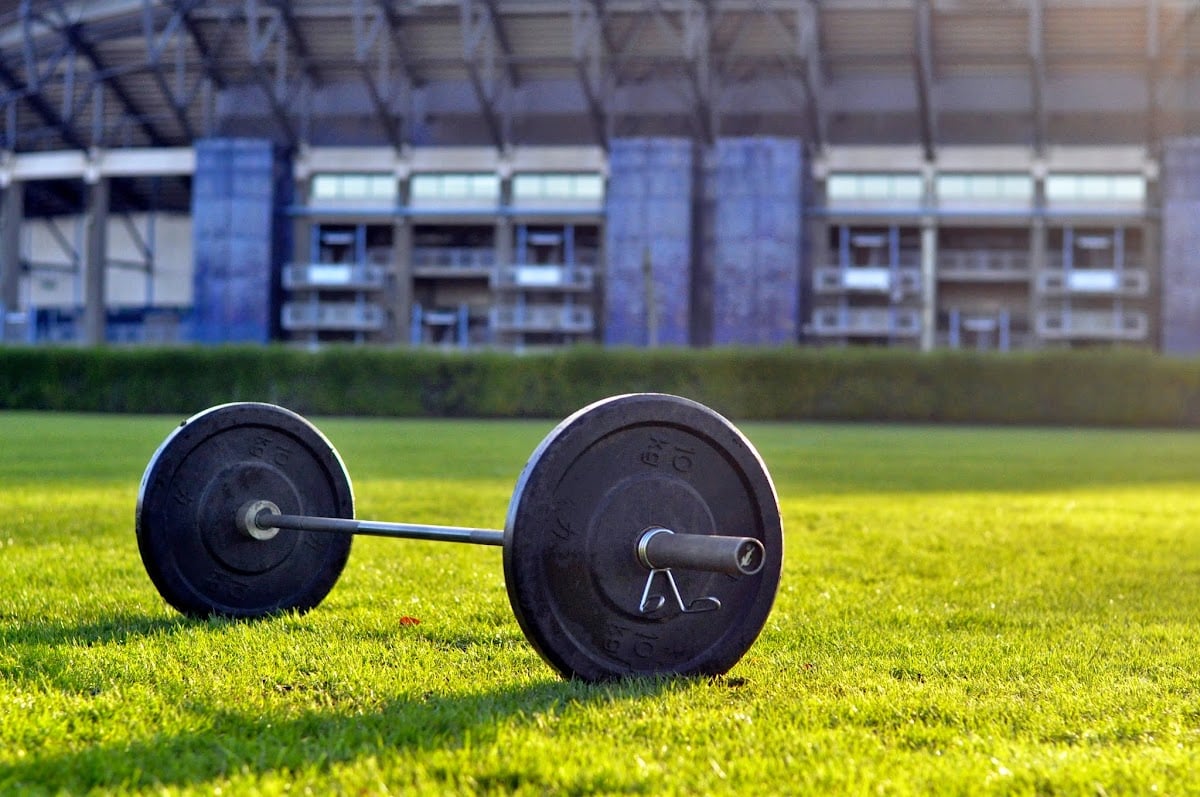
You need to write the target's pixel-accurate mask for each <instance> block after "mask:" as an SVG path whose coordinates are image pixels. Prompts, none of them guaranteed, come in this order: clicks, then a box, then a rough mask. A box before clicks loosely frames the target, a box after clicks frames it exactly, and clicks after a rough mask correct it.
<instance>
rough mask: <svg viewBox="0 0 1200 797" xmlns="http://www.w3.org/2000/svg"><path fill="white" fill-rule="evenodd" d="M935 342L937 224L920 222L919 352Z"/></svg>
mask: <svg viewBox="0 0 1200 797" xmlns="http://www.w3.org/2000/svg"><path fill="white" fill-rule="evenodd" d="M936 342H937V222H935V221H934V220H933V218H932V217H929V216H927V217H925V218H924V219H922V221H921V351H933V347H934V346H935V345H936Z"/></svg>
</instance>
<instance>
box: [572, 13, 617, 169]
mask: <svg viewBox="0 0 1200 797" xmlns="http://www.w3.org/2000/svg"><path fill="white" fill-rule="evenodd" d="M602 14H603V6H602V5H601V4H600V3H599V0H592V2H590V3H587V4H585V3H584V2H583V0H571V32H572V46H571V52H572V56H573V58H574V61H575V75H576V77H577V78H578V79H579V86H580V88H581V89H582V90H583V99H584V102H586V103H587V107H588V119H589V120H590V122H591V125H592V134H593V135H594V136H595V137H596V143H598V144H599V145H600V146H601V147H602V148H603V149H604V150H605V151H606V152H607V151H608V145H609V142H608V140H609V134H608V124H609V120H608V112H607V110H606V109H605V107H604V101H603V99H602V97H603V94H604V72H603V69H604V63H605V62H606V61H607V60H608V59H607V57H606V56H607V50H606V48H605V44H604V41H603V24H604V23H603V17H602V16H601V15H602Z"/></svg>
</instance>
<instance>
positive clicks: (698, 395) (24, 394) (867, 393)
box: [0, 347, 1200, 426]
mask: <svg viewBox="0 0 1200 797" xmlns="http://www.w3.org/2000/svg"><path fill="white" fill-rule="evenodd" d="M645 390H653V391H662V392H668V393H677V394H680V395H685V396H689V397H692V398H695V399H696V400H698V401H702V402H704V403H706V404H709V405H710V406H712V407H714V408H716V409H718V410H719V411H721V412H723V413H725V414H727V415H729V416H731V417H735V418H738V419H743V420H746V419H758V420H795V419H819V420H885V421H948V422H972V423H1022V424H1083V425H1109V426H1200V360H1182V359H1172V358H1167V357H1162V356H1157V355H1153V354H1148V353H1144V352H1134V351H1105V352H1038V353H1020V354H1005V355H1001V354H986V353H974V352H949V351H947V352H937V353H932V354H919V353H915V352H910V351H900V350H888V349H868V348H863V349H836V350H835V349H805V348H786V349H706V350H689V349H659V350H654V351H638V350H621V349H599V348H588V347H583V348H573V349H565V350H561V351H556V352H551V353H545V354H527V355H517V354H507V353H497V352H484V353H469V354H466V353H442V352H431V351H412V350H400V349H373V348H351V347H345V348H339V347H333V348H325V349H322V350H320V351H317V352H308V351H302V350H297V349H289V348H283V347H254V348H249V347H247V348H236V347H234V348H161V349H116V348H108V349H73V348H9V349H0V409H36V410H70V411H82V412H137V413H174V414H184V415H186V414H191V413H192V412H195V411H198V410H200V409H203V408H205V407H208V406H210V405H212V404H219V403H223V402H228V401H246V400H253V401H269V402H273V403H277V404H282V405H284V406H287V407H290V408H292V409H294V410H296V411H298V412H301V413H305V414H324V415H375V416H417V415H426V416H427V415H437V416H453V417H464V416H472V417H545V418H559V417H563V416H565V415H567V414H569V413H571V412H573V411H574V410H576V409H578V408H579V407H582V406H584V405H585V404H588V403H589V402H591V401H594V400H596V399H598V398H602V397H604V396H608V395H613V394H616V393H625V392H632V391H645Z"/></svg>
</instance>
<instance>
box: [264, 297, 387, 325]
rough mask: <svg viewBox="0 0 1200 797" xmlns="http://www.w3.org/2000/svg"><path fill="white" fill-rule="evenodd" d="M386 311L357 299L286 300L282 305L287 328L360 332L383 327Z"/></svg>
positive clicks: (283, 321) (283, 319) (283, 318)
mask: <svg viewBox="0 0 1200 797" xmlns="http://www.w3.org/2000/svg"><path fill="white" fill-rule="evenodd" d="M385 320H386V314H385V313H384V311H383V308H382V307H380V306H379V305H375V304H361V303H357V302H289V303H287V304H285V305H284V306H283V317H282V323H283V328H284V329H287V330H292V331H297V330H329V331H351V332H364V331H371V330H379V329H383V326H384V322H385Z"/></svg>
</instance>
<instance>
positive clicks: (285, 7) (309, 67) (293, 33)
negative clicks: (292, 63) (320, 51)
mask: <svg viewBox="0 0 1200 797" xmlns="http://www.w3.org/2000/svg"><path fill="white" fill-rule="evenodd" d="M270 3H271V5H272V6H273V7H274V8H275V10H276V11H277V12H278V13H279V17H280V19H282V20H283V29H284V31H286V33H287V37H288V39H290V40H291V44H292V48H293V49H294V50H295V51H296V57H297V58H298V59H299V60H300V71H301V72H302V73H303V74H304V77H305V78H307V79H308V82H309V84H310V85H313V86H318V85H320V84H321V73H320V72H319V71H318V70H317V67H316V66H315V65H314V64H313V57H312V50H311V49H309V46H308V40H307V39H306V38H305V36H304V31H302V30H301V29H300V23H299V22H298V21H297V20H296V15H295V14H293V13H292V3H291V0H270Z"/></svg>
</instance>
